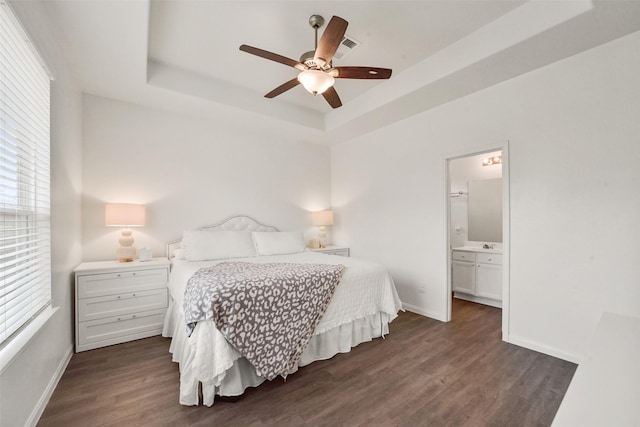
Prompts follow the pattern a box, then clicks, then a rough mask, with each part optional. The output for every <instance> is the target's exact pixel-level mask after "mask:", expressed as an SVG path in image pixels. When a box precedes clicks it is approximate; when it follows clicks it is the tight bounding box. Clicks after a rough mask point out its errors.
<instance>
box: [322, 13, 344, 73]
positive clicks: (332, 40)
mask: <svg viewBox="0 0 640 427" xmlns="http://www.w3.org/2000/svg"><path fill="white" fill-rule="evenodd" d="M348 25H349V23H348V22H347V21H345V20H344V19H342V18H340V17H339V16H334V17H332V18H331V21H329V24H328V25H327V28H326V29H325V30H324V33H322V37H321V38H320V42H318V47H317V48H316V53H315V55H314V57H313V60H314V61H315V63H316V64H317V65H318V66H320V67H324V66H325V65H326V64H328V63H329V62H331V59H333V55H334V54H335V53H336V50H338V46H340V43H341V42H342V37H343V36H344V33H345V31H347V26H348Z"/></svg>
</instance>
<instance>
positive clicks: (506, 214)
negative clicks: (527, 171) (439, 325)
mask: <svg viewBox="0 0 640 427" xmlns="http://www.w3.org/2000/svg"><path fill="white" fill-rule="evenodd" d="M492 151H502V340H503V341H506V342H509V337H510V335H509V325H510V318H511V304H510V297H509V295H510V280H509V279H510V274H509V273H510V265H511V259H510V253H511V250H510V247H511V235H510V233H509V231H510V229H511V216H510V207H511V206H510V197H509V196H510V191H509V181H510V179H509V176H510V174H509V164H510V161H509V141H503V142H497V143H495V144H489V145H486V146H482V147H476V148H472V149H466V150H462V151H459V152H454V153H451V154H448V155H446V156H444V174H445V177H444V178H445V179H444V181H445V189H444V190H445V191H444V194H445V221H444V222H445V224H446V228H445V242H446V248H445V250H446V254H447V256H446V257H445V258H446V262H447V265H446V271H447V284H446V287H447V289H446V293H445V307H446V310H445V316H446V317H445V321H446V322H449V321H451V300H452V294H451V182H450V179H449V163H450V162H451V161H452V160H456V159H461V158H464V157H470V156H477V155H479V154H484V153H490V152H492Z"/></svg>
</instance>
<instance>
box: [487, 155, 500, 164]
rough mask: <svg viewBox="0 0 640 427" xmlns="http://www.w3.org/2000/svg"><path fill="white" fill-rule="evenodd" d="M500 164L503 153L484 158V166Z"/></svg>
mask: <svg viewBox="0 0 640 427" xmlns="http://www.w3.org/2000/svg"><path fill="white" fill-rule="evenodd" d="M500 164H502V155H500V156H493V157H485V158H484V159H482V166H492V165H500Z"/></svg>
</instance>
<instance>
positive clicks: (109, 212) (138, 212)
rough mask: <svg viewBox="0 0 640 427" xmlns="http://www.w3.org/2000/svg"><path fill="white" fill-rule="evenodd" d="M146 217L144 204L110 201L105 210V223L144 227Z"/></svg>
mask: <svg viewBox="0 0 640 427" xmlns="http://www.w3.org/2000/svg"><path fill="white" fill-rule="evenodd" d="M145 219H146V208H145V206H144V205H135V204H131V203H108V204H107V206H106V207H105V210H104V223H105V225H109V226H118V227H142V226H144V223H145Z"/></svg>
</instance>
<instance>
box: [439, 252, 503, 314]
mask: <svg viewBox="0 0 640 427" xmlns="http://www.w3.org/2000/svg"><path fill="white" fill-rule="evenodd" d="M451 259H452V261H451V288H452V290H453V293H454V294H453V295H454V297H456V298H459V299H464V300H467V301H473V302H477V303H480V304H486V305H490V306H493V307H498V308H502V254H501V253H500V250H499V249H483V248H475V247H463V248H456V249H453V251H452V252H451Z"/></svg>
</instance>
